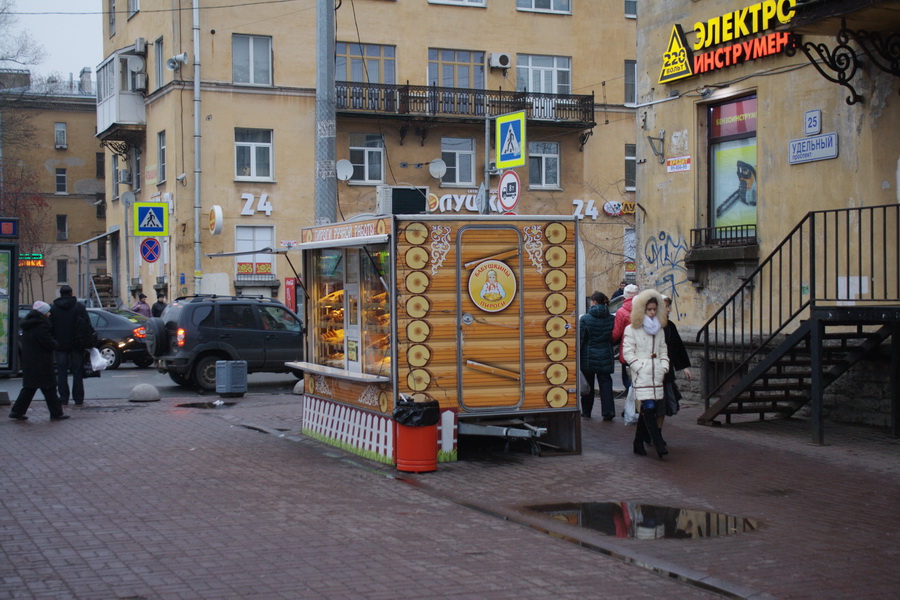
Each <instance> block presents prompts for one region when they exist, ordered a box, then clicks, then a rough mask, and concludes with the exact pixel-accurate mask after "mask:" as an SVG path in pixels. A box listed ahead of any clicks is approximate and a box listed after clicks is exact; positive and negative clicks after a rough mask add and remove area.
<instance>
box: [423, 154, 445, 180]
mask: <svg viewBox="0 0 900 600" xmlns="http://www.w3.org/2000/svg"><path fill="white" fill-rule="evenodd" d="M428 172H429V173H431V176H432V177H434V178H435V179H440V178H441V177H443V176H444V174H445V173H446V172H447V163H445V162H444V161H442V160H441V159H440V158H436V159H434V160H433V161H431V163H430V164H429V165H428Z"/></svg>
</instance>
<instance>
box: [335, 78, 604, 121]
mask: <svg viewBox="0 0 900 600" xmlns="http://www.w3.org/2000/svg"><path fill="white" fill-rule="evenodd" d="M335 88H336V90H335V91H336V102H337V112H338V113H339V114H341V115H343V116H357V117H363V116H366V117H369V116H378V117H385V116H393V117H396V118H402V119H409V118H411V117H415V118H417V119H421V120H433V121H447V120H450V121H458V122H463V123H483V122H484V118H485V116H488V117H496V116H497V115H503V114H506V113H511V112H516V111H520V110H524V111H525V113H526V118H527V119H528V120H529V121H534V122H535V123H539V124H543V125H550V126H558V127H571V128H573V129H588V128H591V127H593V126H594V125H595V123H594V96H593V94H591V95H573V94H535V93H530V92H517V91H503V90H480V89H472V88H446V87H437V86H424V85H409V84H408V83H407V84H405V85H397V84H385V83H356V82H350V81H338V82H337V83H336V84H335Z"/></svg>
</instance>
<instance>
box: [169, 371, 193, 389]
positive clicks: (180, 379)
mask: <svg viewBox="0 0 900 600" xmlns="http://www.w3.org/2000/svg"><path fill="white" fill-rule="evenodd" d="M169 379H171V380H172V381H174V382H175V383H176V384H177V385H181V386H188V385H191V380H190V379H188V378H187V377H185V376H184V375H181V374H180V373H176V372H175V371H169Z"/></svg>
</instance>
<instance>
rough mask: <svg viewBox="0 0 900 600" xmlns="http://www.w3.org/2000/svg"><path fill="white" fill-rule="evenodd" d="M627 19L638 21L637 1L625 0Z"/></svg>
mask: <svg viewBox="0 0 900 600" xmlns="http://www.w3.org/2000/svg"><path fill="white" fill-rule="evenodd" d="M625 18H626V19H637V0H625Z"/></svg>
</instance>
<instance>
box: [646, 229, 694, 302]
mask: <svg viewBox="0 0 900 600" xmlns="http://www.w3.org/2000/svg"><path fill="white" fill-rule="evenodd" d="M687 252H688V246H687V244H686V243H685V241H684V238H683V237H682V236H681V235H677V236H674V235H672V234H671V233H667V232H665V231H660V232H659V234H658V235H656V236H653V237H651V238H650V239H648V240H647V243H646V244H644V261H645V264H646V268H647V271H646V273H647V286H650V287H653V288H654V289H656V290H657V291H658V292H659V293H661V294H663V295H665V296H668V297H669V298H671V299H672V315H673V316H674V317H675V318H676V319H681V318H682V317H684V316H685V315H686V313H683V312H681V311H679V310H678V295H679V294H678V290H679V287H680V286H682V285H684V284H685V283H687V282H688V278H687V264H685V257H686V256H687ZM642 287H643V286H642Z"/></svg>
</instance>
